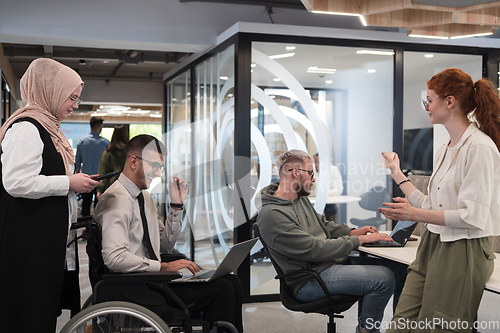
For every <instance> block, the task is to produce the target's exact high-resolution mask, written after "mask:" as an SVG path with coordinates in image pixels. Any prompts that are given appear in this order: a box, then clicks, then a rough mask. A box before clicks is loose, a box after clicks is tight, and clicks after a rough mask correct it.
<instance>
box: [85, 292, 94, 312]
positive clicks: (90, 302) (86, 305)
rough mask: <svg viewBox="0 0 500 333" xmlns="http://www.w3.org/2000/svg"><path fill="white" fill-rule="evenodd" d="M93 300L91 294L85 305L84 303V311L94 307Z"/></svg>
mask: <svg viewBox="0 0 500 333" xmlns="http://www.w3.org/2000/svg"><path fill="white" fill-rule="evenodd" d="M93 298H94V295H93V294H90V296H89V297H88V298H87V300H86V301H85V303H83V305H82V310H85V309H87V308H90V307H91V306H92V301H93Z"/></svg>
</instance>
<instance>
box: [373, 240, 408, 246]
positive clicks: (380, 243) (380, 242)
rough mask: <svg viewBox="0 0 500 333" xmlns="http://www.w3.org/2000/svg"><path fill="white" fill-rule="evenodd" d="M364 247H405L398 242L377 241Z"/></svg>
mask: <svg viewBox="0 0 500 333" xmlns="http://www.w3.org/2000/svg"><path fill="white" fill-rule="evenodd" d="M363 246H368V247H370V246H384V247H402V246H403V245H402V244H401V243H398V242H396V241H377V242H373V243H366V244H363Z"/></svg>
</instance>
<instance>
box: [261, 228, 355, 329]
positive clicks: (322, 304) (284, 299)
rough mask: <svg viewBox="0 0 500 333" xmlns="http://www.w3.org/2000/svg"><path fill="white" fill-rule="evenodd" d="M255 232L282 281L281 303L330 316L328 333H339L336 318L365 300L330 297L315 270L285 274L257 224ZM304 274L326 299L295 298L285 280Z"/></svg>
mask: <svg viewBox="0 0 500 333" xmlns="http://www.w3.org/2000/svg"><path fill="white" fill-rule="evenodd" d="M253 230H254V232H255V235H256V236H257V237H259V239H260V241H261V242H262V245H263V246H264V248H265V249H266V251H267V253H268V255H269V258H270V259H271V262H272V264H273V267H274V269H275V270H276V272H277V273H278V275H276V276H275V277H274V278H275V279H279V280H280V299H281V303H283V305H284V306H285V307H286V308H287V309H288V310H291V311H301V312H304V313H321V314H324V315H328V318H329V321H328V325H327V332H328V333H336V332H337V325H336V323H335V318H344V316H343V315H340V313H342V312H344V311H346V310H348V309H349V308H351V306H353V305H354V303H356V302H358V301H361V299H362V298H363V297H362V296H353V295H330V293H329V292H328V289H327V288H326V286H325V283H324V282H323V280H322V279H321V277H320V276H319V274H318V273H317V272H315V271H313V270H300V271H296V272H291V273H287V274H283V271H282V270H281V268H280V267H279V266H278V265H277V263H276V262H275V261H274V259H273V257H272V255H271V253H270V252H269V248H268V247H267V245H266V243H265V242H264V240H263V239H262V236H261V234H260V231H259V227H258V226H257V223H254V224H253ZM304 274H309V275H311V277H313V278H315V279H316V280H317V281H318V283H319V285H320V286H321V288H322V289H323V291H324V292H325V295H326V297H325V298H321V299H318V300H316V301H312V302H307V303H306V302H301V301H299V300H298V299H296V298H295V296H294V295H293V294H292V291H291V290H290V288H289V287H288V285H287V284H286V281H285V278H287V277H289V276H293V275H304Z"/></svg>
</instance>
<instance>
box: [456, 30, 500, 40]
mask: <svg viewBox="0 0 500 333" xmlns="http://www.w3.org/2000/svg"><path fill="white" fill-rule="evenodd" d="M490 35H493V33H492V32H485V33H482V34H472V35H463V36H453V37H450V39H459V38H470V37H484V36H490Z"/></svg>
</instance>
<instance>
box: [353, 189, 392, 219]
mask: <svg viewBox="0 0 500 333" xmlns="http://www.w3.org/2000/svg"><path fill="white" fill-rule="evenodd" d="M384 202H392V199H391V196H390V195H389V191H388V190H387V188H385V187H382V186H374V187H372V188H371V189H370V190H369V191H368V192H366V193H363V194H361V200H360V201H359V205H360V206H361V208H363V209H366V210H369V211H373V212H375V213H376V214H375V216H374V217H370V218H367V219H357V218H352V219H351V223H352V224H354V225H355V226H357V227H358V228H362V227H364V226H366V225H371V226H374V227H376V228H378V227H380V226H381V225H384V224H386V223H387V219H386V218H385V217H383V216H382V215H381V214H380V212H379V211H378V209H379V207H382V203H384Z"/></svg>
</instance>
